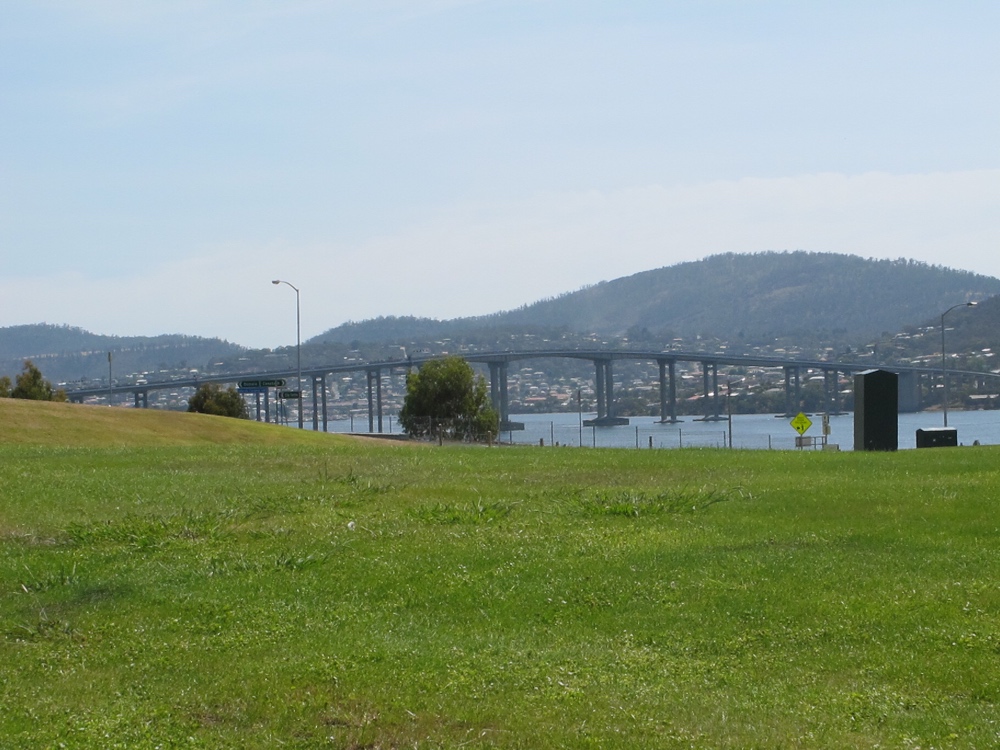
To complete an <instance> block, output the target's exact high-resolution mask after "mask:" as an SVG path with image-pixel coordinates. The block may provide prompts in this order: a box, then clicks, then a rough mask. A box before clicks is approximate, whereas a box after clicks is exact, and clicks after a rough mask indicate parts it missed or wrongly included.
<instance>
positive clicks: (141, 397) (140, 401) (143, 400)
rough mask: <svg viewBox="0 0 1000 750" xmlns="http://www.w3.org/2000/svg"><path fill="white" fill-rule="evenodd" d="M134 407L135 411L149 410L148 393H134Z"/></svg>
mask: <svg viewBox="0 0 1000 750" xmlns="http://www.w3.org/2000/svg"><path fill="white" fill-rule="evenodd" d="M133 396H134V405H135V408H136V409H139V408H142V409H148V408H149V391H135V392H134V393H133Z"/></svg>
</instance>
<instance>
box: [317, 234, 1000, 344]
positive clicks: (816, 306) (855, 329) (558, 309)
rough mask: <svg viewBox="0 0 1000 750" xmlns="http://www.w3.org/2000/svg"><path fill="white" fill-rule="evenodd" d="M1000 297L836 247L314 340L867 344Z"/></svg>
mask: <svg viewBox="0 0 1000 750" xmlns="http://www.w3.org/2000/svg"><path fill="white" fill-rule="evenodd" d="M996 294H1000V279H996V278H993V277H990V276H982V275H979V274H974V273H971V272H968V271H956V270H952V269H948V268H944V267H941V266H931V265H927V264H925V263H920V262H917V261H912V260H902V259H901V260H892V261H890V260H873V259H865V258H860V257H857V256H852V255H839V254H834V253H808V252H803V251H797V252H781V253H779V252H765V253H756V254H736V253H728V254H724V255H715V256H711V257H709V258H706V259H704V260H700V261H696V262H691V263H681V264H679V265H675V266H667V267H665V268H658V269H656V270H653V271H644V272H642V273H637V274H635V275H633V276H627V277H624V278H620V279H615V280H613V281H604V282H601V283H600V284H596V285H594V286H590V287H586V288H584V289H580V290H579V291H576V292H570V293H567V294H564V295H562V296H560V297H557V298H555V299H547V300H541V301H539V302H535V303H533V304H530V305H526V306H524V307H521V308H519V309H516V310H510V311H506V312H500V313H496V314H494V315H487V316H481V317H473V318H457V319H454V320H448V321H434V320H427V319H419V318H379V319H376V320H370V321H363V322H358V323H347V324H344V325H342V326H339V327H337V328H333V329H331V330H329V331H327V332H326V333H324V334H321V335H320V336H317V337H315V338H314V339H313V341H317V342H318V341H330V342H334V341H338V342H349V341H389V340H394V341H398V340H427V339H430V338H434V337H441V336H448V335H453V334H454V333H456V332H460V331H468V330H472V329H503V330H517V329H525V328H527V327H532V326H533V327H539V328H564V329H567V330H570V331H575V332H580V333H599V334H602V335H608V336H617V335H628V334H629V333H630V332H631V333H632V334H633V335H634V334H635V333H637V332H641V333H643V334H646V335H651V336H652V337H655V338H657V339H661V340H662V339H663V338H665V337H668V336H672V335H676V336H683V337H685V338H687V337H692V336H697V335H702V336H714V337H719V338H721V339H728V340H736V339H740V340H744V341H747V342H749V341H759V342H768V341H772V340H774V339H775V338H786V339H787V338H795V337H800V336H802V337H809V338H816V337H821V338H831V339H833V338H836V339H838V340H846V341H861V340H864V339H867V338H869V337H873V336H878V335H879V334H880V333H882V332H885V331H898V330H900V329H902V328H903V327H904V326H907V325H912V324H914V323H916V322H919V321H923V320H926V319H927V318H928V317H932V316H933V315H934V314H935V313H937V312H938V311H940V310H943V309H946V308H948V307H950V306H951V305H953V304H955V303H956V302H963V301H967V300H981V299H985V298H988V297H991V296H993V295H996Z"/></svg>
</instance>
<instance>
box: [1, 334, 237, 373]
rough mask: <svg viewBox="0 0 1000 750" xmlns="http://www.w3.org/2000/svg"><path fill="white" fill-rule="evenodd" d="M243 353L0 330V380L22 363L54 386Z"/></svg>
mask: <svg viewBox="0 0 1000 750" xmlns="http://www.w3.org/2000/svg"><path fill="white" fill-rule="evenodd" d="M242 351H244V349H243V347H241V346H237V345H236V344H231V343H229V342H228V341H222V340H221V339H208V338H201V337H199V336H184V335H180V334H173V335H171V334H167V335H162V336H103V335H100V334H96V333H90V332H89V331H85V330H83V329H82V328H76V327H73V326H65V325H63V326H57V325H50V324H45V323H40V324H37V325H20V326H10V327H7V328H0V374H6V375H8V376H9V375H12V374H14V373H18V372H20V371H21V367H22V364H23V362H24V360H25V359H31V360H32V361H34V362H35V364H36V365H38V366H39V368H41V370H42V372H43V373H44V374H45V377H46V378H48V379H50V380H52V381H53V382H57V381H66V380H79V379H80V378H91V379H101V378H107V376H108V352H111V353H112V363H111V365H112V373H113V375H114V376H115V377H116V378H117V377H121V376H122V375H125V374H131V373H137V372H143V371H149V370H151V371H156V370H161V369H163V370H170V371H177V370H181V369H186V368H200V367H203V366H204V364H205V363H206V362H209V361H212V360H213V359H219V358H222V357H225V356H234V355H235V354H236V353H237V352H242Z"/></svg>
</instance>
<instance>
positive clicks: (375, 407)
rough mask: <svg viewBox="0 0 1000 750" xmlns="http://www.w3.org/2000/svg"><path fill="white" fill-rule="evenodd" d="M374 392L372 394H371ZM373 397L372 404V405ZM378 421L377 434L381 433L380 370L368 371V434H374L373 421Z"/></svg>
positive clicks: (379, 368) (378, 368) (377, 368)
mask: <svg viewBox="0 0 1000 750" xmlns="http://www.w3.org/2000/svg"><path fill="white" fill-rule="evenodd" d="M373 390H374V394H373ZM373 395H374V403H373V398H372V397H373ZM376 418H377V419H378V432H379V433H380V434H381V432H382V368H381V367H376V368H375V369H372V370H368V432H370V433H373V432H375V421H376Z"/></svg>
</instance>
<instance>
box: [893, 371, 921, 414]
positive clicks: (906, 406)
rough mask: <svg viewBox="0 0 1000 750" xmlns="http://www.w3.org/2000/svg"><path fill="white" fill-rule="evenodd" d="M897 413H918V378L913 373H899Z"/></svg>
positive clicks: (916, 374)
mask: <svg viewBox="0 0 1000 750" xmlns="http://www.w3.org/2000/svg"><path fill="white" fill-rule="evenodd" d="M898 377H899V380H898V384H899V385H898V387H899V411H900V412H902V413H912V412H915V411H920V376H919V374H918V373H915V372H901V373H899V376H898Z"/></svg>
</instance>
